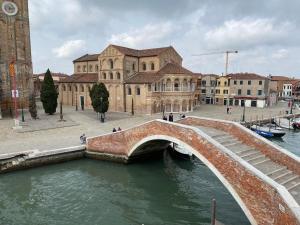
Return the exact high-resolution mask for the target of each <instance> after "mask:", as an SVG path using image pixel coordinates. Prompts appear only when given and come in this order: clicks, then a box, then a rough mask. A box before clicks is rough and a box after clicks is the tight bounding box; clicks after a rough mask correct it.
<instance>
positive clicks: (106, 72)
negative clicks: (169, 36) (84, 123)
mask: <svg viewBox="0 0 300 225" xmlns="http://www.w3.org/2000/svg"><path fill="white" fill-rule="evenodd" d="M73 63H74V74H73V75H72V76H71V77H69V78H66V79H64V80H63V81H62V82H61V83H60V86H59V93H60V96H59V100H60V101H61V102H62V103H63V104H64V105H73V106H78V108H79V109H80V108H81V109H84V108H91V99H90V97H89V90H90V89H91V87H92V85H93V84H95V83H97V82H102V83H104V84H105V85H106V87H107V89H108V91H109V94H110V97H109V111H111V112H131V113H137V114H154V113H159V112H166V113H168V112H174V113H177V112H178V113H183V112H188V111H192V110H193V107H194V105H196V104H197V101H198V100H197V98H196V97H195V96H196V94H197V93H196V92H197V91H196V84H197V76H196V75H195V74H194V73H192V72H191V71H189V70H187V69H185V68H184V67H182V57H181V56H180V55H179V54H178V53H177V51H176V50H175V49H174V48H173V47H172V46H169V47H163V48H152V49H143V50H136V49H131V48H126V47H122V46H117V45H109V46H108V47H107V48H105V49H104V50H103V51H102V52H101V53H100V54H95V55H88V54H87V55H84V56H82V57H80V58H78V59H76V60H74V61H73Z"/></svg>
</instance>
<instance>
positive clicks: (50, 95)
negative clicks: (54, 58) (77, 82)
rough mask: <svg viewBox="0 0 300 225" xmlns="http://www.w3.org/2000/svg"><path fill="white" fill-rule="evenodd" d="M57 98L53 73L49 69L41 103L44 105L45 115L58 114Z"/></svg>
mask: <svg viewBox="0 0 300 225" xmlns="http://www.w3.org/2000/svg"><path fill="white" fill-rule="evenodd" d="M57 98H58V93H57V91H56V88H55V86H54V82H53V78H52V75H51V72H50V70H49V69H48V70H47V72H46V74H45V77H44V81H43V84H42V88H41V101H42V103H43V108H44V110H45V113H47V114H50V115H52V114H54V113H55V112H56V108H57Z"/></svg>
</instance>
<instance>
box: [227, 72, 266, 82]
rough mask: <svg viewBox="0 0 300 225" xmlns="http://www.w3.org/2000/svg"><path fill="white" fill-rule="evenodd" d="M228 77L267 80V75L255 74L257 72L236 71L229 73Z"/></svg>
mask: <svg viewBox="0 0 300 225" xmlns="http://www.w3.org/2000/svg"><path fill="white" fill-rule="evenodd" d="M227 77H230V78H231V79H232V80H266V79H268V78H267V77H264V76H261V75H258V74H255V73H234V74H228V75H227Z"/></svg>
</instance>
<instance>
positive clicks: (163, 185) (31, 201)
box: [0, 132, 300, 225]
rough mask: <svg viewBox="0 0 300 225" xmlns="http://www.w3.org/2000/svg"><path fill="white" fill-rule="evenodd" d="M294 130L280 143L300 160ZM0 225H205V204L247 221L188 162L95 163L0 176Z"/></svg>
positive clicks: (221, 216)
mask: <svg viewBox="0 0 300 225" xmlns="http://www.w3.org/2000/svg"><path fill="white" fill-rule="evenodd" d="M299 134H300V133H293V132H290V133H288V134H287V136H286V137H285V138H284V139H282V140H274V142H276V143H278V144H279V145H281V146H283V147H285V148H288V149H289V150H291V151H292V152H294V153H296V154H298V155H300V151H299V148H297V147H296V146H299V144H300V136H299ZM0 193H1V194H0V225H76V224H80V225H83V224H84V225H102V224H103V225H142V224H144V225H160V224H161V225H184V224H187V225H193V224H209V223H210V201H211V199H212V198H216V200H217V218H218V220H220V221H221V222H223V223H224V224H226V225H248V224H250V223H249V222H248V220H247V218H246V216H245V215H244V213H243V212H242V210H241V209H240V207H239V206H238V204H237V203H236V202H235V200H234V199H233V198H232V197H231V195H230V194H229V193H228V191H227V190H226V189H225V187H223V185H222V184H221V182H220V181H219V180H218V179H217V178H216V177H215V176H214V175H213V174H212V173H211V172H210V171H209V169H208V168H207V167H205V166H204V165H202V163H201V162H200V161H199V160H197V159H195V160H193V161H192V162H190V161H181V160H176V159H173V158H172V157H170V156H169V155H168V154H167V153H165V154H164V155H163V156H162V157H161V158H159V159H155V160H149V161H145V162H140V163H136V164H131V165H122V164H116V163H108V162H101V161H94V160H87V159H86V160H77V161H72V162H68V163H63V164H57V165H52V166H45V167H41V168H36V169H30V170H24V171H20V172H15V173H9V174H4V175H1V176H0Z"/></svg>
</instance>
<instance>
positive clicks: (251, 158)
mask: <svg viewBox="0 0 300 225" xmlns="http://www.w3.org/2000/svg"><path fill="white" fill-rule="evenodd" d="M242 158H243V159H245V160H246V161H247V162H249V163H250V162H255V161H256V160H259V159H262V158H265V155H263V154H261V153H260V152H256V153H255V154H252V155H250V156H248V157H242Z"/></svg>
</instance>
